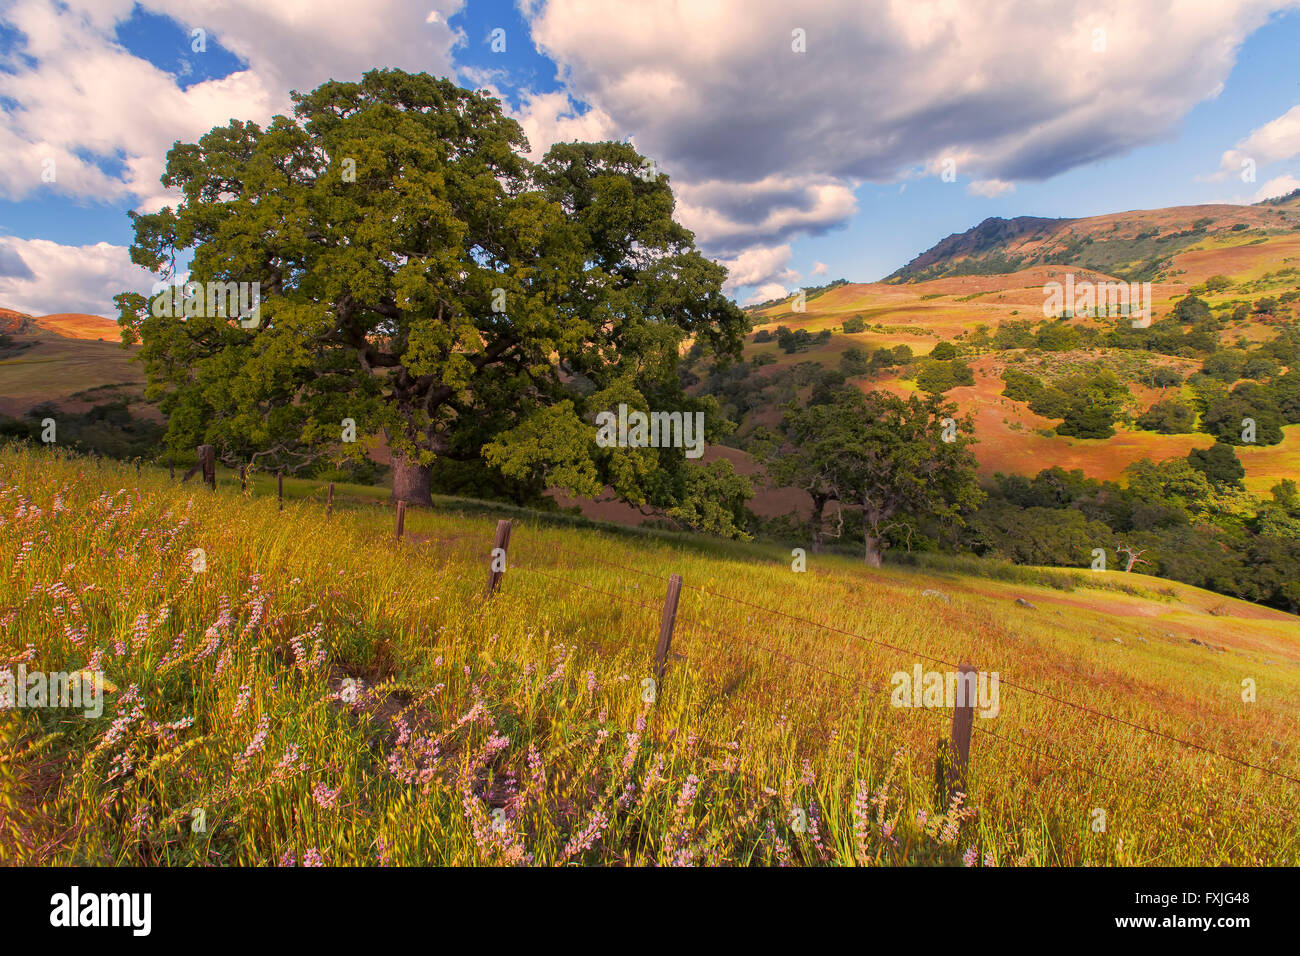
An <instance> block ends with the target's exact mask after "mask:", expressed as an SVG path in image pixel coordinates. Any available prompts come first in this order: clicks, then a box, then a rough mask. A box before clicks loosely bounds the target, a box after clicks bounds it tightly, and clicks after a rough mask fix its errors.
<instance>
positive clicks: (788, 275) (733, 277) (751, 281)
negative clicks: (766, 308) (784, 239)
mask: <svg viewBox="0 0 1300 956" xmlns="http://www.w3.org/2000/svg"><path fill="white" fill-rule="evenodd" d="M792 255H793V252H792V251H791V249H790V246H789V245H782V246H771V247H765V246H758V247H755V248H753V249H746V250H745V251H744V252H742V253H740V254H739V255H737V256H735V257H734V258H731V259H720V260H719V261H720V262H721V263H722V264H723V265H724V266H726V267H727V281H726V283H725V284H724V285H723V287H722V288H723V290H724V291H726V292H729V293H731V292H735V291H736V290H737V289H739V288H741V287H742V286H757V285H763V284H765V283H775V282H780V283H784V284H786V285H789V284H792V283H795V282H798V281H799V273H798V272H797V271H795V270H794V269H791V268H790V258H791V256H792ZM765 298H770V296H766V297H765Z"/></svg>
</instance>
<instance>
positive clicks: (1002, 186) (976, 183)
mask: <svg viewBox="0 0 1300 956" xmlns="http://www.w3.org/2000/svg"><path fill="white" fill-rule="evenodd" d="M966 191H967V192H968V193H970V194H971V195H972V196H983V197H984V198H986V199H993V198H994V197H997V196H1004V195H1006V194H1007V193H1012V192H1015V191H1016V184H1015V183H1009V182H1007V181H1006V180H1004V179H976V180H972V181H971V182H970V183H969V184H968V185H967V186H966Z"/></svg>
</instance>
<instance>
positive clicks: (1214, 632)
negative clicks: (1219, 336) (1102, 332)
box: [0, 448, 1300, 865]
mask: <svg viewBox="0 0 1300 956" xmlns="http://www.w3.org/2000/svg"><path fill="white" fill-rule="evenodd" d="M484 510H485V509H483V508H482V507H479V508H475V509H446V510H443V509H440V510H436V511H432V512H429V511H419V512H412V513H410V514H408V515H407V522H406V524H407V538H406V540H405V541H403V542H400V543H398V542H395V541H394V540H393V534H392V513H391V512H390V511H387V510H385V509H383V508H380V507H375V506H368V505H357V506H355V507H345V508H340V509H339V510H338V511H336V513H335V514H334V515H333V516H332V517H330V518H326V516H325V514H324V509H323V507H322V506H321V505H320V504H319V502H318V501H317V500H312V499H309V498H302V499H297V500H290V501H288V502H286V504H285V507H284V510H283V511H282V512H281V511H278V510H277V507H276V503H275V501H274V499H273V498H270V497H267V496H265V495H261V494H259V495H258V496H255V497H254V496H250V497H248V498H243V497H241V496H240V495H239V494H238V492H237V491H235V490H233V489H232V488H231V487H230V486H228V485H223V486H222V487H221V488H220V489H219V490H218V492H217V493H216V494H212V493H210V492H208V491H207V490H205V489H203V488H200V487H195V486H194V485H186V486H183V487H182V486H177V485H174V484H172V483H170V482H169V481H168V480H167V477H166V474H165V473H151V472H150V471H149V470H148V469H146V470H145V472H144V474H143V475H142V476H140V477H137V475H136V473H135V471H134V469H130V468H127V467H124V466H119V465H116V464H111V463H101V464H92V463H87V462H85V461H80V460H68V459H66V458H64V457H61V456H60V455H58V454H57V453H52V452H45V451H18V450H14V449H12V448H4V449H0V658H3V661H4V662H5V663H7V664H8V665H9V666H10V667H11V668H14V667H17V666H18V664H19V663H22V664H23V665H24V666H25V667H26V668H27V670H28V671H35V670H43V671H57V670H75V669H80V668H87V669H90V670H96V669H102V670H103V672H104V673H105V676H106V679H107V680H108V681H109V682H110V683H111V685H112V686H113V688H115V689H114V690H111V691H110V692H109V694H108V704H107V706H106V708H105V711H104V715H103V716H102V717H100V718H98V719H94V718H92V719H83V718H82V717H81V716H80V715H79V714H74V713H73V712H71V711H66V710H55V709H45V710H30V709H28V710H10V711H6V712H3V717H0V728H2V729H3V730H2V733H0V736H3V737H4V742H5V745H4V747H3V748H0V753H3V754H4V756H3V758H0V794H3V799H4V800H5V801H7V805H6V807H5V813H4V814H3V816H0V820H2V821H3V822H2V823H0V859H3V860H7V861H13V860H18V861H23V862H46V863H88V862H94V863H108V862H117V863H127V864H131V863H171V864H196V865H197V864H228V863H243V864H267V863H276V862H284V863H288V862H296V863H312V862H316V861H317V860H323V861H325V862H328V863H360V864H375V863H381V862H392V863H493V864H510V863H521V862H532V863H535V864H550V863H564V862H581V863H610V864H618V863H629V864H685V863H704V862H722V863H735V864H747V863H769V862H772V863H780V862H790V863H795V864H821V863H827V864H853V863H858V864H866V865H876V864H901V863H932V864H961V863H963V862H965V863H967V864H977V865H978V864H983V865H993V864H996V865H1013V864H1022V865H1057V864H1085V863H1086V864H1115V863H1123V864H1220V863H1232V864H1246V863H1258V864H1276V865H1280V864H1293V863H1294V862H1295V860H1296V858H1297V856H1298V855H1300V852H1298V851H1300V827H1298V826H1297V825H1296V824H1297V818H1296V814H1297V810H1298V809H1300V753H1298V752H1297V740H1298V739H1300V735H1297V733H1296V730H1297V718H1298V717H1300V627H1298V626H1297V625H1298V623H1300V622H1298V621H1297V619H1296V618H1295V617H1291V616H1288V615H1285V614H1282V613H1280V612H1274V611H1270V610H1267V609H1264V608H1260V607H1257V606H1253V605H1249V604H1243V603H1240V602H1236V601H1233V600H1231V599H1226V598H1222V597H1219V596H1217V595H1212V594H1208V593H1206V592H1201V591H1197V590H1196V589H1193V588H1188V587H1183V586H1178V585H1171V584H1170V583H1169V582H1166V581H1162V580H1158V579H1152V578H1144V577H1142V576H1140V575H1120V574H1116V573H1113V572H1112V573H1102V574H1091V573H1083V572H1078V573H1066V572H1053V571H1047V570H1039V569H1029V568H1010V567H1005V566H997V565H983V564H980V563H979V562H968V563H965V564H961V565H956V564H954V565H951V566H948V567H946V568H943V569H931V570H919V569H905V568H887V569H885V570H883V571H877V572H867V571H865V570H863V569H862V568H861V567H860V566H858V565H856V564H854V563H852V562H849V561H847V560H843V559H835V558H819V557H816V556H809V567H808V570H807V572H805V573H796V572H794V571H793V570H792V569H791V563H790V555H789V554H788V553H785V552H779V551H776V550H772V549H767V548H763V547H759V546H755V545H748V546H746V545H725V544H721V543H703V544H701V543H697V542H696V541H694V540H691V539H687V538H684V537H683V538H677V537H673V536H668V535H663V534H646V533H640V532H631V531H624V532H622V533H618V534H613V533H609V532H606V531H602V530H599V529H596V528H587V527H580V526H565V524H564V523H561V522H556V521H550V520H546V519H544V518H542V517H541V516H527V515H519V514H516V517H517V518H518V520H517V521H516V525H515V528H514V532H513V537H512V538H511V543H510V549H509V564H508V569H507V572H506V575H505V578H504V582H503V585H502V589H501V591H500V593H499V594H498V595H497V596H496V597H495V598H493V599H492V600H491V601H485V600H484V598H483V588H484V581H485V576H486V566H485V565H486V562H487V558H488V550H489V548H490V544H491V536H492V528H493V522H492V520H491V518H490V517H489V516H488V515H486V514H485V513H484ZM568 524H570V525H571V524H572V522H571V521H570V522H568ZM194 549H202V551H203V552H204V555H205V558H206V569H205V570H196V564H195V561H194V557H193V552H194ZM670 573H679V574H681V575H682V577H683V580H684V582H685V585H686V589H685V590H684V591H683V593H682V602H681V607H680V609H679V613H678V620H677V629H676V636H675V638H674V641H673V647H672V650H673V654H672V657H671V659H670V662H669V667H668V671H667V675H666V679H665V681H664V683H663V685H662V686H661V687H659V688H658V693H657V696H656V698H655V699H654V701H653V702H649V701H647V700H646V699H645V698H646V697H647V696H648V695H647V693H646V691H645V690H644V689H643V688H644V685H643V681H644V680H645V679H646V678H648V677H649V676H650V675H651V673H652V653H653V645H654V640H655V637H656V635H657V632H658V627H659V619H660V608H661V605H662V601H663V595H664V590H665V581H664V577H666V576H667V575H668V574H670ZM927 591H929V592H937V593H927ZM1017 599H1019V601H1021V602H1027V603H1023V604H1022V603H1018V600H1017ZM963 661H969V662H971V663H972V664H974V665H975V666H976V667H977V668H979V669H980V670H982V671H986V672H989V671H996V672H998V673H999V675H1000V679H1001V687H1000V708H999V712H998V714H997V716H996V717H991V718H981V717H979V716H976V718H975V723H976V733H975V735H974V737H973V741H972V757H971V768H970V778H969V786H968V795H967V796H966V797H965V799H964V801H958V802H957V803H955V804H953V805H945V804H944V803H942V802H940V801H938V800H937V799H936V789H935V786H934V782H933V768H934V762H935V758H936V752H937V746H938V741H939V739H940V738H941V737H942V736H944V735H945V734H946V733H947V730H948V726H949V722H950V719H951V710H949V709H945V708H942V707H931V708H910V707H909V708H902V707H894V706H891V678H892V675H893V674H894V673H895V672H898V671H902V672H908V673H910V672H911V671H912V669H913V667H914V666H916V665H920V666H921V667H922V668H923V669H924V670H931V669H934V670H939V671H945V670H950V669H952V668H954V667H955V665H956V664H957V663H959V662H963ZM1246 678H1250V679H1252V680H1253V681H1255V682H1256V685H1257V688H1258V699H1257V701H1255V702H1253V703H1245V702H1243V699H1242V681H1243V679H1246ZM1219 755H1224V756H1219ZM1229 757H1231V758H1235V761H1242V762H1244V763H1245V764H1250V765H1252V766H1249V767H1248V766H1244V765H1243V763H1239V762H1235V761H1234V759H1229ZM1283 774H1284V775H1286V777H1289V778H1291V779H1286V777H1283V776H1280V775H1283ZM199 809H201V810H202V811H203V813H202V821H203V827H202V829H196V827H197V822H198V821H199V819H200V816H199V814H197V813H196V811H197V810H199ZM1097 810H1104V811H1105V819H1106V827H1105V830H1104V831H1100V832H1098V831H1096V830H1095V825H1094V821H1095V820H1097V819H1098V817H1097V814H1096V812H1095V811H1097Z"/></svg>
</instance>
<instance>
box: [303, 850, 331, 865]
mask: <svg viewBox="0 0 1300 956" xmlns="http://www.w3.org/2000/svg"><path fill="white" fill-rule="evenodd" d="M302 865H303V866H324V865H325V861H324V860H322V859H321V855H320V853H319V852H318V851H316V850H314V849H312V850H305V851H304V852H303V854H302Z"/></svg>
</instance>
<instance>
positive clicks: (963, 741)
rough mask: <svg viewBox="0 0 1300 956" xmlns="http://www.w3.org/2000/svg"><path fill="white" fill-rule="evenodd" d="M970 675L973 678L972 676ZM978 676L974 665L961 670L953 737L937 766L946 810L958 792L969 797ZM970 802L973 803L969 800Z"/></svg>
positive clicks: (943, 745)
mask: <svg viewBox="0 0 1300 956" xmlns="http://www.w3.org/2000/svg"><path fill="white" fill-rule="evenodd" d="M968 675H969V676H968ZM978 686H979V683H978V675H977V672H976V670H975V668H974V667H972V666H971V665H970V664H962V665H961V666H960V667H959V668H958V669H957V700H956V701H955V702H954V704H955V706H954V707H953V709H952V737H951V739H949V740H945V741H942V742H941V744H940V746H939V758H938V761H937V762H936V766H935V783H936V784H937V785H938V789H939V800H940V802H941V803H942V804H943V806H944V807H945V808H946V807H947V806H948V805H949V803H951V801H952V795H953V794H954V793H956V792H957V791H959V790H960V791H961V792H962V793H964V794H968V795H969V791H968V790H967V789H966V780H967V777H966V771H967V768H968V767H969V765H970V734H971V729H972V728H973V727H974V725H975V698H976V688H977V687H978ZM966 802H967V803H969V800H968V801H966Z"/></svg>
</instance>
